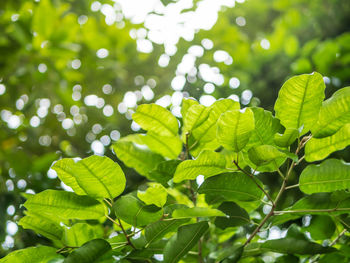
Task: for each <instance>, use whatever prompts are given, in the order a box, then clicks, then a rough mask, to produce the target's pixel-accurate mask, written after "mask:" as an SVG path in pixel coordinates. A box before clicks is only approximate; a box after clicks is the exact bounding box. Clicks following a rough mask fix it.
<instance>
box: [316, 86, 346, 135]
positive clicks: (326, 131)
mask: <svg viewBox="0 0 350 263" xmlns="http://www.w3.org/2000/svg"><path fill="white" fill-rule="evenodd" d="M349 122H350V87H346V88H343V89H340V90H337V91H336V92H335V93H334V94H333V96H332V97H330V98H329V99H327V100H325V101H324V102H323V103H322V107H321V110H320V115H319V119H318V121H317V123H316V125H314V126H313V127H312V128H311V132H312V134H313V135H314V137H316V138H322V137H326V136H330V135H332V134H334V133H335V132H337V131H338V130H339V129H340V128H341V127H342V126H343V125H344V124H345V123H349Z"/></svg>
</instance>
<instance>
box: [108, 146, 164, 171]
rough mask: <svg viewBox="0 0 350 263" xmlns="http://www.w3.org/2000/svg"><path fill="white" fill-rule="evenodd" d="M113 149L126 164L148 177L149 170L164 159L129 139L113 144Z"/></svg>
mask: <svg viewBox="0 0 350 263" xmlns="http://www.w3.org/2000/svg"><path fill="white" fill-rule="evenodd" d="M113 150H114V152H115V153H116V155H117V157H118V158H119V159H120V160H121V161H122V162H123V163H124V164H125V165H126V166H128V167H131V168H134V169H135V170H136V171H137V172H138V173H139V174H141V175H143V176H146V177H147V175H148V173H149V171H151V170H153V169H154V168H155V167H156V166H157V165H158V164H159V163H160V162H162V161H164V158H163V157H162V156H161V155H159V154H156V153H153V152H151V151H150V150H149V149H147V148H145V147H140V146H138V145H136V144H134V143H133V142H129V141H121V140H119V141H117V142H116V143H115V144H114V145H113Z"/></svg>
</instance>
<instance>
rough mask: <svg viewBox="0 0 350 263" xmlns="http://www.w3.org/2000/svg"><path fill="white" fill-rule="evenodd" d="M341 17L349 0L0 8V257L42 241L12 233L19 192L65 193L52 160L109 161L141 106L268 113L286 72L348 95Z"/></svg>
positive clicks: (14, 3) (28, 2) (125, 1)
mask: <svg viewBox="0 0 350 263" xmlns="http://www.w3.org/2000/svg"><path fill="white" fill-rule="evenodd" d="M349 17H350V1H349V0H312V1H310V0H246V1H244V0H239V1H238V0H236V1H234V0H220V1H219V0H216V1H214V0H178V1H167V0H115V1H111V0H101V1H91V0H85V1H83V0H80V1H74V0H35V1H34V0H1V1H0V114H1V116H0V127H1V128H0V172H1V176H0V244H1V246H0V258H1V257H2V256H4V255H6V254H7V253H9V252H10V251H11V250H14V249H19V248H23V247H27V246H30V245H35V244H37V243H38V242H39V243H42V244H45V242H48V241H47V240H45V239H44V238H41V237H39V236H37V235H35V234H34V232H32V231H30V230H26V231H24V230H23V229H21V228H19V227H17V225H16V221H17V220H18V219H19V218H20V217H21V216H22V214H23V208H21V206H20V204H21V203H22V202H23V198H22V197H21V195H20V193H23V192H31V193H33V192H35V193H36V192H40V191H42V190H44V189H47V188H62V187H65V186H64V185H60V184H59V180H58V179H57V178H56V176H55V173H53V172H52V170H49V168H50V166H51V164H52V162H53V161H55V160H57V159H59V158H61V157H78V156H79V157H86V156H88V155H91V154H94V153H95V154H105V155H107V156H109V157H111V158H113V159H114V160H116V158H115V156H114V155H113V154H112V152H111V149H110V146H111V144H112V143H113V141H116V140H118V139H119V138H120V136H125V135H127V134H129V133H131V132H137V131H138V130H139V127H138V125H137V124H135V123H132V121H131V115H132V113H133V112H134V110H135V108H136V106H137V105H139V104H142V103H150V102H156V103H158V104H160V105H162V106H164V107H168V108H169V109H171V111H172V112H173V114H174V115H176V116H177V117H179V118H180V117H181V113H180V105H181V101H182V98H183V97H194V98H196V99H198V100H199V101H200V102H201V103H202V104H204V105H207V106H208V105H210V104H211V103H213V102H214V101H215V100H216V99H219V98H227V97H230V98H232V99H234V100H239V101H240V102H241V104H242V106H245V105H248V106H262V107H264V108H266V109H268V110H272V109H273V104H274V101H275V99H276V97H277V94H278V90H279V88H280V87H281V85H282V84H283V82H284V81H285V80H286V79H287V78H288V77H290V76H292V75H295V74H300V73H310V72H312V71H318V72H320V73H321V74H322V75H323V76H324V81H325V83H326V85H327V90H326V92H327V94H326V96H327V97H328V96H329V94H332V93H333V92H334V91H335V90H337V89H339V88H341V87H345V86H347V85H349V83H350V19H349ZM341 154H343V156H345V157H347V158H349V153H346V152H342V153H341ZM116 161H118V160H116ZM124 170H127V177H128V185H127V187H128V189H129V190H130V189H134V188H136V187H137V186H138V185H139V184H140V183H141V182H142V181H143V180H144V179H143V178H141V177H140V176H138V175H137V174H136V173H135V172H134V171H133V170H131V169H127V168H125V169H124ZM48 171H49V172H48Z"/></svg>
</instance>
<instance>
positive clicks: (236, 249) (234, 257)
mask: <svg viewBox="0 0 350 263" xmlns="http://www.w3.org/2000/svg"><path fill="white" fill-rule="evenodd" d="M243 250H244V246H242V245H234V246H231V247H227V248H224V249H222V250H220V251H215V252H212V253H210V254H209V257H210V258H213V259H215V260H216V261H215V262H223V263H236V262H238V260H239V259H240V258H241V257H242V254H243Z"/></svg>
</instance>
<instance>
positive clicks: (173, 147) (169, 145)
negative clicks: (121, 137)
mask: <svg viewBox="0 0 350 263" xmlns="http://www.w3.org/2000/svg"><path fill="white" fill-rule="evenodd" d="M142 140H143V142H144V143H145V144H146V145H147V146H148V148H149V149H150V150H151V151H152V152H154V153H159V154H161V155H162V156H164V157H168V158H170V159H176V158H177V157H178V156H179V154H180V152H181V150H182V142H181V139H180V137H179V136H170V137H169V136H160V135H158V134H156V133H154V132H152V131H149V132H147V134H146V135H145V136H142Z"/></svg>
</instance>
